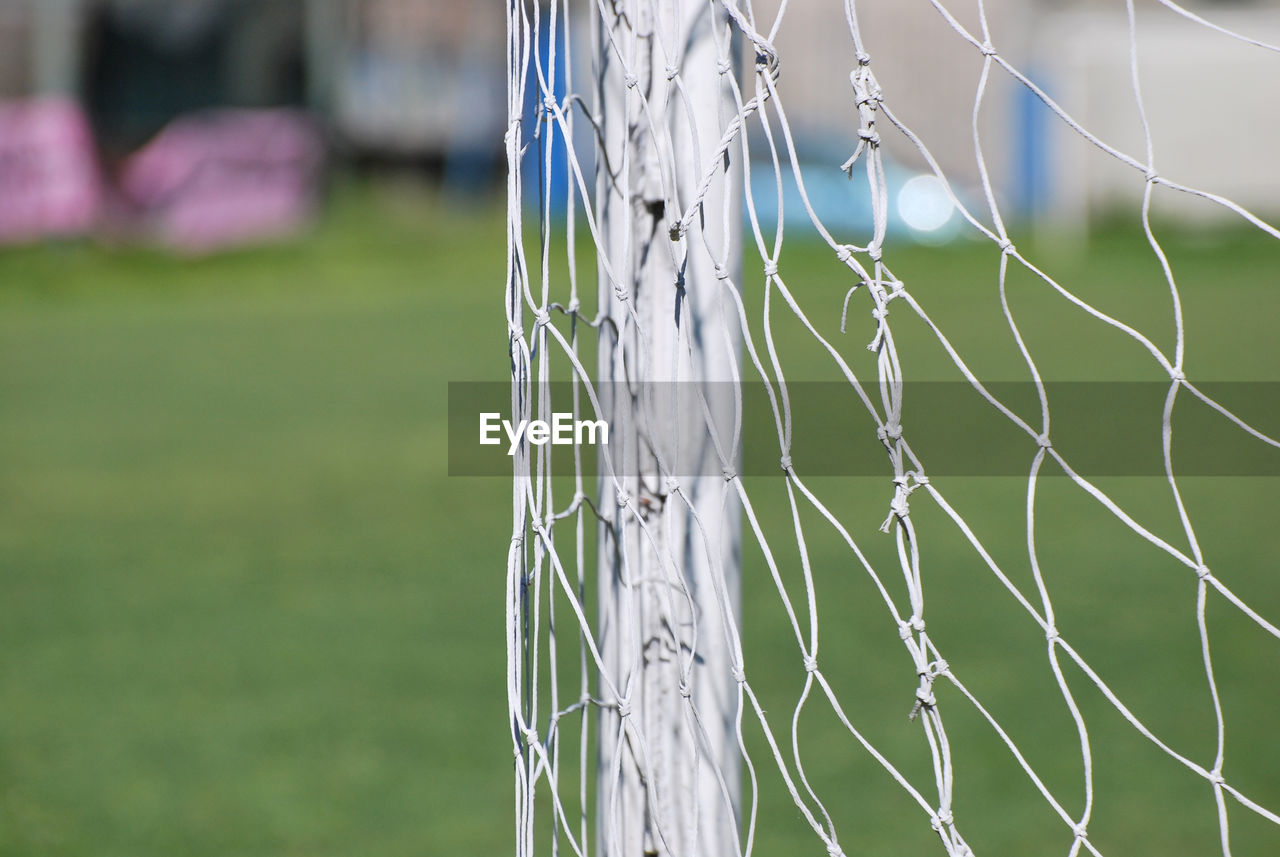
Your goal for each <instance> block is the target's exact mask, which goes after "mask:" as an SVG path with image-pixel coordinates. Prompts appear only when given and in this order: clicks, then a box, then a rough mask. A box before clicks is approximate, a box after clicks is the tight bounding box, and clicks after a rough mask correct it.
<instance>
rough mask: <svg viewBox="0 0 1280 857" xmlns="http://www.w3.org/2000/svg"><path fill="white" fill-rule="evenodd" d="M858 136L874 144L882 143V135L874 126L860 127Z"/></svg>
mask: <svg viewBox="0 0 1280 857" xmlns="http://www.w3.org/2000/svg"><path fill="white" fill-rule="evenodd" d="M858 136H859V137H860V138H862V139H863V140H865V141H866V142H867V143H869V144H870V145H872V146H878V145H880V135H879V134H877V133H876V129H874V128H859V129H858Z"/></svg>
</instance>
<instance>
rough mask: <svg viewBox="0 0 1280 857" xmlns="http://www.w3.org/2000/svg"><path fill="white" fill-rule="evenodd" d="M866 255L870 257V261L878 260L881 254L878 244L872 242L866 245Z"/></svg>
mask: <svg viewBox="0 0 1280 857" xmlns="http://www.w3.org/2000/svg"><path fill="white" fill-rule="evenodd" d="M867 255H868V256H870V257H871V261H872V262H879V261H880V256H881V253H880V245H879V244H872V245H871V246H869V247H867Z"/></svg>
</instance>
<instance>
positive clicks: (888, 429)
mask: <svg viewBox="0 0 1280 857" xmlns="http://www.w3.org/2000/svg"><path fill="white" fill-rule="evenodd" d="M876 437H878V438H880V440H882V441H886V442H887V441H890V440H897V439H898V438H900V437H902V425H901V424H900V423H896V422H889V423H885V424H884V425H882V426H880V428H878V429H876ZM894 481H895V482H897V480H896V479H895V480H894Z"/></svg>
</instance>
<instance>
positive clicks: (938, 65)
mask: <svg viewBox="0 0 1280 857" xmlns="http://www.w3.org/2000/svg"><path fill="white" fill-rule="evenodd" d="M752 5H753V8H754V9H755V11H756V20H757V26H758V27H760V28H761V29H765V30H767V29H768V28H769V27H770V25H771V21H772V14H773V13H774V12H776V9H777V7H778V5H779V0H755V2H753V4H752ZM943 5H945V6H946V7H947V8H948V10H949V11H951V12H952V13H953V14H954V15H955V17H956V19H957V21H958V22H959V23H960V24H961V25H962V26H963V27H964V28H965V29H966V30H968V31H969V32H970V33H971V34H973V35H974V36H975V37H976V38H977V39H978V40H979V41H981V40H982V27H981V22H980V21H979V19H978V16H977V11H976V7H977V4H976V3H972V2H944V4H943ZM1136 6H1137V33H1138V39H1137V44H1138V58H1139V67H1140V80H1141V86H1142V95H1143V102H1144V104H1145V107H1146V113H1147V119H1148V122H1149V123H1150V127H1151V133H1152V137H1153V138H1154V141H1155V152H1154V154H1155V166H1156V170H1157V172H1158V173H1159V174H1161V175H1163V176H1167V177H1168V178H1169V179H1171V180H1173V181H1177V182H1179V183H1181V184H1186V185H1190V186H1193V187H1197V188H1201V189H1204V190H1207V191H1211V192H1213V193H1217V194H1220V195H1223V196H1226V197H1229V198H1231V199H1233V200H1236V201H1237V202H1239V203H1240V204H1242V205H1244V206H1246V207H1248V208H1251V209H1254V210H1256V211H1258V212H1264V213H1265V212H1270V213H1273V214H1274V213H1276V212H1280V170H1276V169H1275V168H1274V159H1275V157H1276V155H1275V152H1276V144H1275V141H1276V140H1280V53H1276V52H1273V51H1269V50H1266V49H1263V48H1259V47H1255V46H1252V45H1248V44H1244V43H1242V42H1241V41H1239V40H1236V39H1233V38H1231V37H1229V36H1227V35H1223V34H1221V33H1217V32H1214V31H1212V30H1210V29H1208V28H1206V27H1205V26H1204V25H1203V24H1200V23H1197V22H1195V21H1192V20H1189V19H1188V18H1186V17H1184V16H1182V15H1179V14H1177V13H1176V12H1175V11H1173V10H1171V9H1169V8H1167V7H1164V6H1162V5H1159V4H1158V3H1157V2H1154V0H1146V2H1138V3H1137V4H1136ZM1186 6H1187V8H1188V9H1189V10H1191V11H1192V12H1193V13H1194V14H1198V15H1200V16H1202V17H1204V18H1206V19H1208V20H1210V21H1212V22H1214V23H1216V24H1219V25H1220V26H1223V27H1225V28H1228V29H1231V30H1234V31H1236V32H1238V33H1241V34H1245V35H1248V36H1251V37H1253V38H1255V39H1257V40H1260V41H1265V42H1269V43H1270V44H1273V45H1277V44H1280V2H1277V0H1252V2H1250V0H1239V2H1205V0H1199V2H1196V0H1188V3H1187V4H1186ZM985 7H986V14H987V21H988V25H989V27H990V34H991V43H992V44H993V45H994V47H995V48H996V49H997V50H998V51H999V52H1000V54H1001V56H1003V57H1005V58H1007V59H1008V60H1009V62H1011V63H1012V64H1013V65H1014V66H1015V67H1017V68H1018V69H1020V70H1023V71H1024V72H1026V73H1027V74H1028V76H1029V77H1030V78H1031V79H1032V80H1033V81H1034V82H1035V83H1036V84H1037V85H1038V86H1040V87H1041V88H1042V89H1044V90H1045V91H1046V92H1047V93H1048V94H1049V95H1050V96H1051V97H1052V98H1053V99H1055V100H1056V101H1057V102H1058V103H1059V104H1060V105H1061V106H1062V107H1063V109H1065V110H1066V111H1067V112H1068V113H1069V114H1071V116H1073V117H1074V118H1075V119H1076V120H1077V121H1079V123H1080V124H1081V125H1083V126H1084V127H1086V128H1088V129H1089V130H1090V131H1091V132H1093V133H1094V134H1095V135H1097V136H1098V137H1099V138H1100V139H1102V140H1104V141H1105V142H1107V143H1108V144H1110V145H1112V146H1114V147H1116V148H1118V149H1120V150H1122V151H1124V152H1126V153H1128V154H1130V155H1132V156H1134V157H1135V158H1137V159H1139V160H1143V161H1145V159H1146V154H1145V142H1144V136H1143V132H1142V123H1141V118H1140V114H1139V112H1138V109H1137V102H1136V100H1135V98H1134V91H1133V86H1132V83H1131V76H1130V71H1129V41H1128V40H1129V26H1128V19H1127V14H1126V8H1125V4H1124V2H1122V0H1105V2H1104V0H1091V2H1069V0H1067V1H1066V2H1047V0H1040V2H1036V0H986V2H985ZM857 11H858V17H859V23H860V27H861V30H862V32H863V35H864V37H865V40H866V44H867V46H868V52H869V53H870V55H871V58H872V68H873V69H874V71H875V73H876V76H877V79H878V80H879V81H880V83H881V85H882V87H883V89H884V95H885V98H886V101H887V102H888V103H889V105H890V106H891V107H892V108H893V110H894V111H895V112H896V114H897V115H898V116H899V117H900V118H901V119H902V120H903V121H904V122H905V123H907V124H908V125H909V126H910V127H911V128H912V129H913V130H914V131H915V132H916V133H917V134H918V135H919V136H920V138H921V139H922V140H924V141H925V143H926V145H928V146H929V148H930V150H931V151H932V153H933V155H934V156H935V157H936V158H937V159H938V161H939V163H940V164H941V166H942V168H943V170H944V171H945V172H946V174H947V175H948V176H949V177H951V178H953V179H954V180H955V181H956V182H957V183H958V184H960V185H962V186H968V187H969V188H970V189H971V190H972V189H974V188H976V186H977V183H978V178H979V177H978V171H977V168H976V158H975V149H974V142H973V132H972V122H973V107H974V100H975V93H976V91H977V87H978V82H979V78H980V75H981V71H982V63H983V56H982V54H981V52H980V51H979V50H978V49H977V48H975V47H974V46H973V45H972V44H969V43H968V42H966V41H965V40H964V39H963V38H962V37H961V36H960V35H958V34H957V33H956V32H955V31H954V30H953V29H952V27H951V26H950V25H949V24H948V23H947V21H946V20H944V18H943V17H942V16H941V15H940V14H939V13H938V11H937V10H936V9H935V8H934V7H933V5H932V4H931V3H930V2H927V0H921V2H904V0H859V2H858V3H857ZM775 42H776V44H777V45H778V49H779V53H780V54H781V55H782V57H783V62H782V70H781V73H782V77H781V82H780V87H781V89H782V91H783V93H784V96H785V101H786V103H787V105H788V110H789V118H790V119H791V120H792V122H793V124H794V125H795V126H796V127H797V129H798V130H800V131H801V133H802V134H803V135H804V136H806V137H807V138H809V139H810V140H814V141H818V144H817V145H818V147H819V148H820V147H821V145H822V142H823V141H839V142H840V144H841V145H845V146H847V145H848V142H847V141H849V140H851V139H853V134H852V132H853V130H854V129H855V127H856V120H855V112H854V105H853V99H852V95H851V91H850V87H849V82H848V73H849V71H850V70H852V68H853V67H854V64H855V62H856V59H855V57H854V51H853V47H852V44H851V40H850V35H849V31H848V28H847V26H846V24H845V20H844V12H843V4H840V3H829V2H802V0H792V2H790V3H789V4H788V7H787V14H786V16H785V19H784V24H783V26H782V27H781V29H780V30H779V31H778V33H777V34H776V37H775ZM886 124H887V123H886ZM979 130H980V137H981V140H982V146H983V154H984V156H985V158H986V162H987V166H988V169H989V171H990V174H991V180H992V182H993V184H994V186H995V188H996V192H997V196H998V198H999V200H1000V202H1001V203H1002V206H1007V207H1008V210H1010V211H1019V212H1021V213H1023V214H1025V215H1031V216H1034V217H1035V218H1036V219H1038V220H1040V221H1042V222H1045V223H1050V224H1056V225H1059V226H1063V227H1067V228H1070V229H1080V228H1082V227H1083V226H1084V225H1085V224H1086V223H1087V221H1088V219H1089V218H1090V217H1091V216H1096V215H1098V214H1101V213H1104V212H1107V211H1110V210H1115V209H1120V208H1124V209H1125V210H1129V211H1132V210H1133V208H1132V205H1133V203H1134V202H1135V201H1136V200H1138V199H1140V198H1141V194H1142V191H1143V187H1144V185H1145V177H1144V175H1143V173H1142V172H1141V171H1139V170H1135V169H1133V168H1131V167H1126V166H1124V165H1122V164H1120V163H1118V162H1116V161H1115V160H1114V159H1112V158H1110V157H1108V156H1106V155H1105V154H1103V153H1102V152H1101V151H1100V150H1098V149H1097V148H1096V147H1094V146H1092V145H1091V144H1089V143H1088V142H1087V141H1085V140H1083V139H1082V138H1081V137H1080V136H1079V135H1078V134H1076V133H1075V132H1074V131H1071V130H1070V129H1069V128H1068V127H1067V126H1066V125H1065V123H1063V122H1062V121H1061V120H1059V119H1057V118H1056V117H1054V116H1052V114H1051V113H1050V112H1049V111H1048V110H1047V109H1046V108H1044V107H1043V105H1042V104H1041V103H1040V102H1039V101H1038V99H1036V98H1035V96H1034V95H1032V94H1031V93H1030V92H1029V91H1028V90H1026V88H1025V87H1022V86H1020V85H1018V84H1016V83H1015V82H1014V81H1013V79H1012V78H1011V77H1010V75H1009V74H1007V73H1006V72H1005V71H1003V70H1002V69H999V68H998V67H993V70H992V74H991V76H990V79H989V81H988V85H987V89H986V94H985V96H984V99H983V104H982V110H981V114H980V121H979ZM881 136H882V138H883V139H884V141H885V146H886V150H887V151H888V152H889V153H890V155H891V156H892V157H894V158H895V159H896V160H897V161H898V162H899V163H901V164H902V165H903V166H905V167H908V168H910V169H913V170H923V169H924V168H925V164H924V162H923V160H922V159H921V158H920V157H919V155H918V154H917V153H916V152H915V151H914V149H913V147H912V146H910V145H909V144H907V143H906V141H905V140H903V139H902V137H901V136H900V135H897V134H896V133H894V132H892V131H891V130H888V129H886V128H882V129H881ZM971 195H972V194H971ZM1155 209H1156V211H1157V212H1158V213H1159V214H1160V215H1162V216H1169V217H1189V218H1215V217H1221V216H1223V215H1224V211H1223V209H1221V208H1220V207H1218V206H1215V205H1212V204H1210V203H1206V202H1204V201H1197V200H1194V199H1191V198H1189V197H1186V196H1185V195H1181V194H1173V193H1168V192H1165V193H1157V194H1156V201H1155Z"/></svg>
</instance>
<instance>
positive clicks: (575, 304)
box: [565, 297, 582, 315]
mask: <svg viewBox="0 0 1280 857" xmlns="http://www.w3.org/2000/svg"><path fill="white" fill-rule="evenodd" d="M580 309H582V301H580V300H578V299H577V298H576V297H574V298H571V299H570V300H569V303H568V304H567V305H566V306H565V311H566V312H568V313H569V314H570V315H574V314H576V313H577V312H578V310H580Z"/></svg>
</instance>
